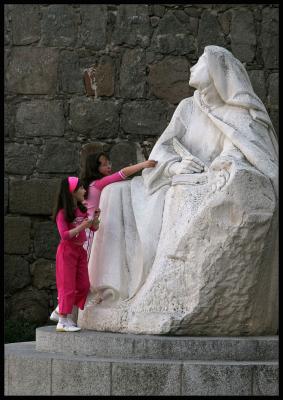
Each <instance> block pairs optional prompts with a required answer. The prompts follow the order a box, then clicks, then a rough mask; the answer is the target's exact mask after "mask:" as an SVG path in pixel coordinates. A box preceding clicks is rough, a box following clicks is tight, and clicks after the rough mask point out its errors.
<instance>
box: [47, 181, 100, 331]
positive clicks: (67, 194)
mask: <svg viewBox="0 0 283 400" xmlns="http://www.w3.org/2000/svg"><path fill="white" fill-rule="evenodd" d="M84 196H85V189H84V188H83V186H82V184H81V182H80V180H79V178H77V177H75V176H69V177H68V178H65V179H63V180H62V181H61V185H60V190H59V193H58V196H57V200H56V206H55V209H54V213H53V220H54V221H56V223H57V228H58V231H59V233H60V237H61V241H60V243H59V245H58V248H57V252H56V285H57V292H58V307H57V308H56V309H55V310H54V311H53V313H52V314H51V317H50V318H51V319H52V320H54V321H58V324H57V327H56V330H57V331H58V332H75V331H79V330H80V328H79V327H77V326H76V324H75V323H74V322H73V321H72V320H71V318H70V317H68V315H70V314H71V313H72V310H73V306H77V307H79V308H80V309H81V310H83V309H84V305H85V301H86V298H87V295H88V291H89V286H90V284H89V277H88V268H87V254H86V251H85V249H84V248H83V244H84V242H85V241H86V233H85V229H86V228H89V229H91V230H92V231H95V230H97V229H98V224H99V222H98V220H97V218H96V219H95V220H90V219H89V218H88V216H87V209H86V207H85V206H84V205H83V204H82V202H83V200H84Z"/></svg>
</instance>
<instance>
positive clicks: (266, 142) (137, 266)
mask: <svg viewBox="0 0 283 400" xmlns="http://www.w3.org/2000/svg"><path fill="white" fill-rule="evenodd" d="M189 83H190V85H191V86H192V87H194V88H196V90H195V92H194V95H193V96H192V97H190V98H186V99H184V100H182V101H181V102H180V103H179V105H178V107H177V108H176V110H175V113H174V115H173V117H172V119H171V121H170V123H169V125H168V127H167V128H166V129H165V131H164V132H163V134H162V135H161V136H160V138H159V140H158V141H157V142H156V144H155V146H154V148H153V150H152V152H151V154H150V156H149V158H150V159H154V160H157V161H158V164H157V166H156V167H155V168H152V169H147V170H144V171H143V174H142V176H141V177H135V178H133V179H132V180H131V181H125V182H121V183H120V182H119V183H114V184H112V185H109V186H108V187H106V188H105V189H104V191H103V192H102V196H101V202H100V208H101V210H102V211H101V225H100V229H99V231H98V232H97V234H96V236H95V239H94V241H93V245H92V250H91V256H90V260H89V275H90V281H91V290H92V295H91V296H90V299H89V302H88V306H87V307H86V308H85V310H84V311H80V312H79V317H78V323H79V324H80V326H81V327H82V328H86V329H94V330H105V331H114V332H131V333H143V334H172V335H204V336H213V335H221V336H224V335H228V336H234V335H268V334H276V332H277V325H278V321H277V314H278V307H277V302H278V285H277V278H278V276H277V274H278V265H277V261H278V255H277V248H278V240H277V239H278V220H277V216H278V200H277V198H278V182H277V180H278V144H277V140H276V137H275V132H274V129H273V126H272V123H271V121H270V118H269V116H268V114H267V111H266V109H265V107H264V105H263V103H262V102H261V100H260V99H259V98H258V97H257V96H256V95H255V93H254V91H253V89H252V86H251V83H250V80H249V77H248V74H247V72H246V70H245V68H244V66H243V65H242V64H241V63H240V62H239V61H238V60H237V59H236V58H235V57H234V56H233V55H232V54H231V53H230V52H229V51H228V50H226V49H224V48H222V47H218V46H207V47H205V50H204V53H203V55H202V56H201V57H200V58H199V60H198V62H197V64H196V65H194V66H193V67H192V68H191V76H190V82H189ZM97 291H100V293H101V295H102V297H103V298H104V300H103V301H102V302H101V303H100V304H95V302H94V301H93V298H94V296H95V293H96V292H97Z"/></svg>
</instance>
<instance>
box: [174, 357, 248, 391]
mask: <svg viewBox="0 0 283 400" xmlns="http://www.w3.org/2000/svg"><path fill="white" fill-rule="evenodd" d="M252 368H253V366H252V365H248V364H247V365H244V363H237V364H235V365H231V364H230V365H225V362H223V364H222V365H221V364H220V363H219V362H218V363H214V364H213V363H210V364H208V365H206V364H205V363H200V364H199V365H194V364H189V363H184V365H183V376H182V395H185V396H229V395H231V396H232V395H234V396H235V395H236V396H248V395H251V394H252V392H251V386H252Z"/></svg>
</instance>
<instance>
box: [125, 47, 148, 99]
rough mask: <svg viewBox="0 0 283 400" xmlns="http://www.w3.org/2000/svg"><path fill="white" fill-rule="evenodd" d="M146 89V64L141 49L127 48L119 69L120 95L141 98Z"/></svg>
mask: <svg viewBox="0 0 283 400" xmlns="http://www.w3.org/2000/svg"><path fill="white" fill-rule="evenodd" d="M145 90H146V64H145V52H144V50H143V49H139V48H136V49H133V50H131V49H127V50H126V51H125V53H124V55H123V58H122V65H121V69H120V93H119V94H120V96H121V97H124V98H125V97H126V98H127V97H128V98H132V99H135V98H141V97H144V96H145Z"/></svg>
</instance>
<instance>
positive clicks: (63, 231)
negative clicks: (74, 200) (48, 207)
mask: <svg viewBox="0 0 283 400" xmlns="http://www.w3.org/2000/svg"><path fill="white" fill-rule="evenodd" d="M85 218H87V212H82V211H81V210H80V209H79V208H78V207H77V208H76V209H75V219H74V221H73V222H71V223H70V222H68V221H66V219H65V215H64V210H63V208H61V209H60V210H59V211H58V214H57V216H56V223H57V228H58V231H59V233H60V236H61V240H70V241H72V242H74V243H83V242H85V241H86V233H85V230H82V231H81V232H79V233H78V234H77V235H75V236H73V237H72V238H71V237H70V233H69V231H70V230H71V229H74V228H75V227H76V226H78V225H80V224H81V223H82V222H83V220H84V219H85ZM89 229H91V230H93V231H95V230H96V229H95V228H93V227H91V228H89Z"/></svg>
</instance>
